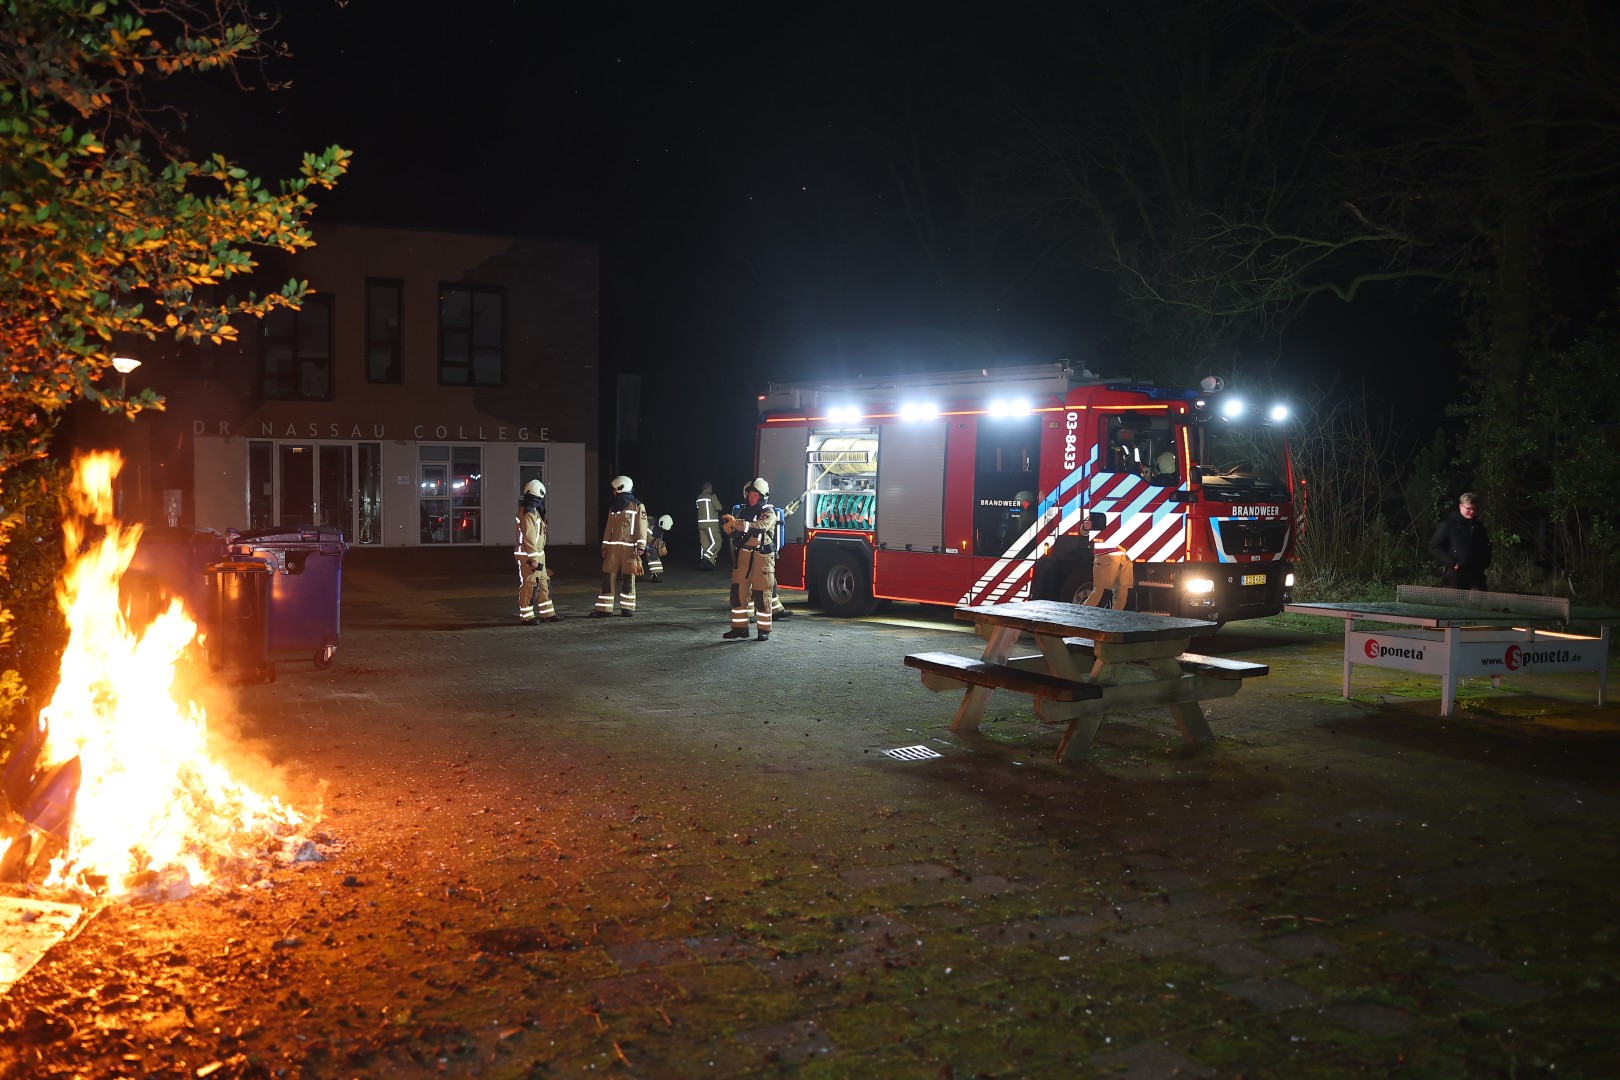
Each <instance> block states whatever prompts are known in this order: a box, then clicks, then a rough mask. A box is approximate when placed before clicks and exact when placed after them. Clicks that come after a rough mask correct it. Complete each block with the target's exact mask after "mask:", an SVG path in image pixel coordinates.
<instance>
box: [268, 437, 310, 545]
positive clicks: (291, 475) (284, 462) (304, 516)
mask: <svg viewBox="0 0 1620 1080" xmlns="http://www.w3.org/2000/svg"><path fill="white" fill-rule="evenodd" d="M276 477H277V479H278V480H279V481H280V482H279V483H278V484H277V485H276V488H277V490H276V521H275V524H276V525H277V526H278V527H280V528H283V529H301V528H304V527H305V526H308V525H313V524H315V514H316V506H315V446H314V444H313V443H277V444H276Z"/></svg>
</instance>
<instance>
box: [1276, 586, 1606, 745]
mask: <svg viewBox="0 0 1620 1080" xmlns="http://www.w3.org/2000/svg"><path fill="white" fill-rule="evenodd" d="M1283 610H1285V611H1289V612H1292V613H1294V614H1296V615H1320V616H1327V617H1330V618H1336V619H1343V620H1344V687H1343V691H1342V693H1343V695H1344V696H1345V697H1347V698H1348V697H1349V696H1350V672H1351V669H1352V668H1353V667H1354V666H1355V665H1356V664H1368V665H1371V666H1373V667H1384V668H1395V669H1397V670H1400V671H1412V672H1417V673H1420V674H1428V675H1439V676H1440V680H1441V681H1440V715H1441V716H1450V715H1451V711H1452V705H1453V704H1454V702H1455V701H1456V697H1457V682H1458V680H1459V679H1463V678H1470V677H1474V678H1477V677H1489V678H1490V680H1491V685H1492V686H1495V687H1500V686H1501V685H1502V678H1503V676H1507V675H1525V674H1534V673H1542V672H1563V671H1591V672H1595V673H1596V674H1597V677H1598V693H1597V703H1598V704H1599V705H1603V704H1605V702H1606V699H1607V695H1608V681H1609V633H1610V628H1611V627H1612V626H1613V625H1614V624H1616V623H1620V611H1609V610H1598V609H1573V610H1572V609H1571V608H1570V604H1569V601H1568V600H1567V599H1565V598H1564V597H1558V596H1526V595H1521V594H1517V593H1492V592H1464V591H1461V590H1457V589H1440V588H1433V587H1430V586H1425V585H1402V586H1400V587H1399V588H1398V589H1397V590H1396V593H1395V600H1394V601H1393V602H1391V601H1364V602H1359V603H1343V604H1329V603H1317V604H1287V605H1284V608H1283ZM1572 623H1576V624H1581V625H1591V626H1596V627H1598V628H1599V632H1598V634H1597V635H1596V636H1591V635H1585V634H1575V633H1570V632H1569V631H1568V629H1567V628H1568V627H1569V626H1570V625H1571V624H1572ZM1380 626H1381V627H1384V628H1383V629H1375V628H1373V627H1380ZM1390 627H1401V628H1402V629H1390ZM1554 627H1559V628H1563V629H1553V628H1554ZM1407 628H1410V629H1407Z"/></svg>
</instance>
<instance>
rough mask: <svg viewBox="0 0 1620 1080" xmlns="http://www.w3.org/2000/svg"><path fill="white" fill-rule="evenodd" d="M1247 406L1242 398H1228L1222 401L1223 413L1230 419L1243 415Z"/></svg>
mask: <svg viewBox="0 0 1620 1080" xmlns="http://www.w3.org/2000/svg"><path fill="white" fill-rule="evenodd" d="M1244 408H1245V406H1244V404H1243V399H1242V398H1227V399H1226V400H1225V401H1223V402H1221V414H1222V415H1224V416H1226V417H1227V418H1229V419H1233V420H1235V419H1237V418H1238V417H1239V416H1242V415H1243V410H1244Z"/></svg>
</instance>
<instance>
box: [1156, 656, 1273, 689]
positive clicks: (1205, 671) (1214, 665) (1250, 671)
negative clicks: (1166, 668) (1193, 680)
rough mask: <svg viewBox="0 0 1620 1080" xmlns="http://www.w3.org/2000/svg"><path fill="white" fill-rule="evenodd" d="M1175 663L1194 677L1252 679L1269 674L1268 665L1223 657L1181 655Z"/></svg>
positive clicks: (1269, 667) (1269, 668)
mask: <svg viewBox="0 0 1620 1080" xmlns="http://www.w3.org/2000/svg"><path fill="white" fill-rule="evenodd" d="M1176 663H1178V664H1180V665H1181V670H1182V671H1187V672H1191V673H1192V674H1194V675H1208V676H1209V677H1210V678H1212V679H1237V680H1238V681H1240V682H1241V681H1242V680H1244V679H1253V678H1257V677H1258V676H1261V675H1270V674H1271V665H1270V664H1253V663H1250V662H1249V661H1247V660H1233V659H1230V658H1229V657H1225V656H1200V655H1199V654H1198V653H1190V652H1186V653H1182V654H1181V655H1180V656H1178V657H1176Z"/></svg>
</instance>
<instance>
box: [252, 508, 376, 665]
mask: <svg viewBox="0 0 1620 1080" xmlns="http://www.w3.org/2000/svg"><path fill="white" fill-rule="evenodd" d="M225 545H226V548H227V549H228V550H229V551H230V553H231V557H232V558H252V559H262V560H263V561H264V562H266V563H268V564H269V565H270V567H271V569H272V570H273V571H274V574H273V575H272V577H271V584H270V651H271V652H272V653H285V652H301V653H308V654H309V655H310V656H312V657H313V658H314V660H315V666H316V667H318V668H324V667H326V666H327V665H328V664H330V663H331V662H332V656H333V654H334V653H336V652H337V647H338V631H339V629H340V626H341V623H342V607H343V553H344V552H346V551H348V550H349V545H348V544H346V543H344V541H343V533H342V532H341V531H340V530H338V529H332V528H325V527H322V528H309V529H264V530H260V531H258V532H246V533H244V532H237V531H236V530H235V529H227V530H226V531H225Z"/></svg>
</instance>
